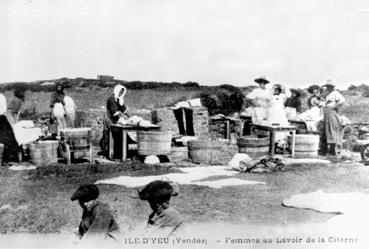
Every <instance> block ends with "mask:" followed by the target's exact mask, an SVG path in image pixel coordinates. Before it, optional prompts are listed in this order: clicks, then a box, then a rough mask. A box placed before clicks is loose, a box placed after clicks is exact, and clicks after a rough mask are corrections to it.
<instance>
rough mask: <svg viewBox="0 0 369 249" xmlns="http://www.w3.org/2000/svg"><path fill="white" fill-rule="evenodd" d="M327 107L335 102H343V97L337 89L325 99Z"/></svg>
mask: <svg viewBox="0 0 369 249" xmlns="http://www.w3.org/2000/svg"><path fill="white" fill-rule="evenodd" d="M325 102H326V106H327V107H334V106H335V105H337V104H342V103H344V102H345V98H344V97H343V96H342V94H340V93H339V92H338V91H337V90H334V91H333V92H331V93H330V94H328V96H327V97H326V99H325Z"/></svg>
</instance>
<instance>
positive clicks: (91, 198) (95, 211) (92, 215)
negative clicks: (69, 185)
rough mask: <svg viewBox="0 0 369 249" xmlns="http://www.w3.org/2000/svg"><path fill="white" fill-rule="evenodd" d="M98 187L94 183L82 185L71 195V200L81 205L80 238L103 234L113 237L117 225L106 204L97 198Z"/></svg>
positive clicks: (105, 236) (117, 229)
mask: <svg viewBox="0 0 369 249" xmlns="http://www.w3.org/2000/svg"><path fill="white" fill-rule="evenodd" d="M98 197H99V189H98V188H97V186H96V185H94V184H88V185H82V186H80V187H79V188H78V189H77V190H76V192H75V193H74V194H73V195H72V198H71V200H72V201H75V200H78V202H79V205H80V206H81V207H82V210H83V212H82V220H81V222H80V224H79V229H78V234H79V236H80V238H81V239H82V238H86V237H96V236H103V237H104V239H105V238H113V239H115V237H114V235H116V234H117V232H119V227H118V225H117V223H116V221H115V219H114V217H113V215H112V213H111V211H110V208H109V207H108V205H107V204H105V203H102V202H100V201H99V200H98Z"/></svg>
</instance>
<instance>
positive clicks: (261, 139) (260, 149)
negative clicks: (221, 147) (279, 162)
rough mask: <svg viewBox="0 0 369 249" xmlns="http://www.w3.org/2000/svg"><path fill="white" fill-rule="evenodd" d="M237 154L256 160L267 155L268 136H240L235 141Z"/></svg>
mask: <svg viewBox="0 0 369 249" xmlns="http://www.w3.org/2000/svg"><path fill="white" fill-rule="evenodd" d="M237 145H238V152H239V153H246V154H248V155H249V156H250V157H253V158H257V157H260V156H264V155H267V154H269V146H270V137H269V136H261V135H260V136H258V137H255V136H242V137H240V138H238V140H237Z"/></svg>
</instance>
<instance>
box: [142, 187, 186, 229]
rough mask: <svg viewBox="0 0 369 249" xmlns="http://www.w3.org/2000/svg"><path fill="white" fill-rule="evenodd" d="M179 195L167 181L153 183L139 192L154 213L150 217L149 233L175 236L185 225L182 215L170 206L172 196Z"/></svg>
mask: <svg viewBox="0 0 369 249" xmlns="http://www.w3.org/2000/svg"><path fill="white" fill-rule="evenodd" d="M174 195H177V193H175V191H174V190H173V187H172V186H171V185H170V183H169V182H166V181H160V180H158V181H153V182H151V183H149V184H148V185H146V186H145V187H144V188H143V189H142V190H141V191H139V197H140V199H141V200H146V201H148V202H149V204H150V207H151V209H152V211H153V212H152V213H151V214H150V215H149V220H148V224H147V228H148V231H149V232H153V233H156V234H162V235H165V236H170V235H173V233H174V231H176V230H177V229H178V228H179V227H180V226H181V225H182V223H183V219H182V217H181V215H180V214H179V213H178V212H177V210H175V209H174V208H173V207H170V206H169V200H170V198H171V196H174Z"/></svg>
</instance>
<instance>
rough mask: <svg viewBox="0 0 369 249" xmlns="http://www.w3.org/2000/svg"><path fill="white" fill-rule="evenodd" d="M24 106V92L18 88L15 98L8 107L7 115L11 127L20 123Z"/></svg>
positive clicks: (15, 91)
mask: <svg viewBox="0 0 369 249" xmlns="http://www.w3.org/2000/svg"><path fill="white" fill-rule="evenodd" d="M23 104H24V90H23V89H20V88H16V89H15V90H14V98H13V99H12V100H11V102H10V104H9V105H8V110H7V113H6V116H7V118H8V121H9V123H10V124H11V125H14V124H16V123H17V122H18V119H19V114H20V110H21V108H22V105H23Z"/></svg>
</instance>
